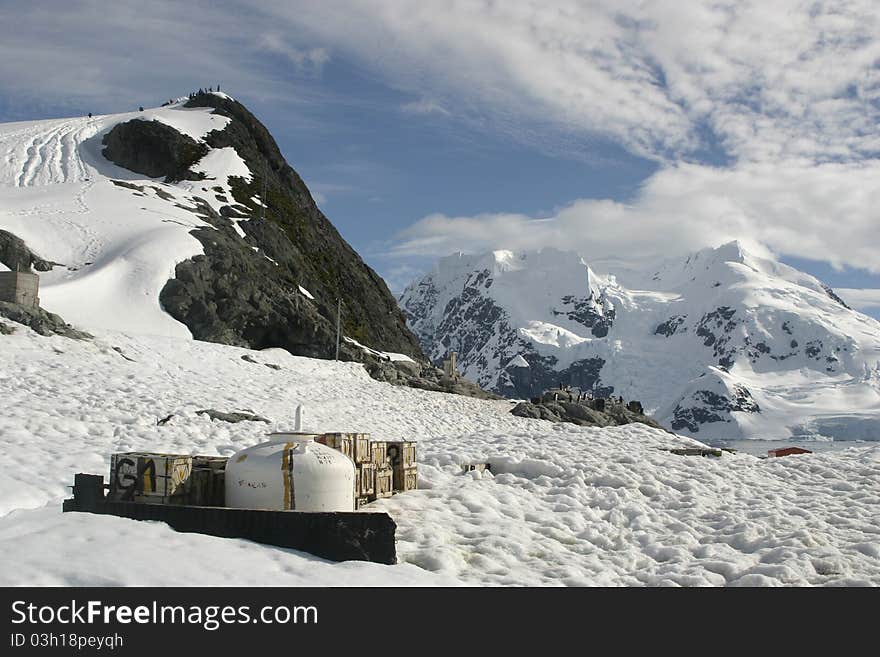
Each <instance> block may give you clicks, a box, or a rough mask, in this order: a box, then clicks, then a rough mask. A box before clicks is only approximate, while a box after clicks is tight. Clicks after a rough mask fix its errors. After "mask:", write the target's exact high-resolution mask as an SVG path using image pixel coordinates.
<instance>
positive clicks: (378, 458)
mask: <svg viewBox="0 0 880 657" xmlns="http://www.w3.org/2000/svg"><path fill="white" fill-rule="evenodd" d="M370 449H371V452H372V461H373V463H374V464H375V465H376V489H375V492H374V493H373V499H374V500H377V499H379V498H383V497H391V494H392V493H393V492H394V471H393V470H392V469H391V461H390V460H389V459H388V443H387V442H385V441H384V440H373V441H370Z"/></svg>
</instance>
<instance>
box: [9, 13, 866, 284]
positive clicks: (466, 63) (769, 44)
mask: <svg viewBox="0 0 880 657" xmlns="http://www.w3.org/2000/svg"><path fill="white" fill-rule="evenodd" d="M878 35H880V12H877V10H876V0H840V1H837V2H833V1H828V2H819V1H817V2H804V1H801V0H774V1H773V2H766V1H765V0H749V1H747V0H743V1H740V2H727V3H725V2H717V1H715V0H703V1H697V0H693V1H690V2H680V1H679V0H555V1H554V2H552V3H547V2H544V1H543V0H519V1H515V0H510V1H508V2H485V1H481V0H457V1H455V2H452V1H449V2H440V1H439V0H438V1H437V2H430V3H426V2H421V1H420V0H385V1H382V0H348V1H347V2H341V1H340V2H313V1H311V0H300V1H298V2H291V1H290V0H266V1H265V2H261V3H259V4H258V5H255V4H251V3H244V2H234V1H231V0H229V1H226V2H220V3H217V2H207V1H206V0H194V1H193V2H191V3H178V2H172V1H171V0H156V1H155V2H152V3H150V4H149V8H148V9H145V8H144V5H143V3H142V2H134V1H132V0H118V1H117V2H113V3H103V4H101V5H100V6H99V5H98V4H96V3H94V2H90V1H88V0H67V1H65V2H61V1H58V2H55V3H39V4H38V3H6V4H5V5H2V6H0V88H3V90H4V97H5V98H4V101H5V102H6V103H10V102H12V103H14V102H27V103H30V104H31V105H33V104H34V103H35V102H37V101H40V100H41V99H52V101H53V102H54V103H55V104H58V103H59V102H65V101H66V102H69V103H71V105H74V104H78V105H79V106H80V108H81V106H82V105H83V104H84V103H89V105H88V109H92V110H93V111H111V110H118V109H120V106H129V107H130V106H134V105H138V104H141V103H144V102H146V101H145V100H143V99H144V98H162V97H164V96H165V95H168V94H173V93H185V92H186V91H188V90H189V89H190V88H191V86H192V85H195V86H196V87H198V86H207V85H211V84H215V83H216V82H218V81H219V82H222V83H223V86H224V89H229V90H231V91H232V92H233V93H240V94H244V95H249V96H251V97H257V98H260V99H261V100H264V101H265V100H266V99H267V98H270V97H277V98H278V99H279V100H281V101H290V100H291V99H300V98H302V96H303V93H304V92H303V89H302V87H301V85H300V86H299V87H297V88H294V86H293V85H289V84H285V83H279V80H278V74H277V73H271V69H270V68H269V67H267V66H266V63H265V61H264V60H265V55H266V52H272V53H274V54H276V55H281V56H284V57H286V58H287V60H289V61H290V62H291V64H292V66H291V71H292V74H296V73H297V72H299V73H300V74H302V73H303V72H305V73H309V72H316V71H318V72H319V71H320V70H321V67H322V66H323V65H324V63H326V61H327V58H328V57H329V54H328V53H330V52H332V53H333V57H334V58H336V57H337V56H340V57H345V58H347V59H348V61H349V62H350V63H352V64H353V65H354V66H355V67H356V68H357V70H358V71H361V72H364V73H366V74H367V75H371V76H372V75H377V76H379V77H380V78H381V79H382V80H384V81H385V83H387V84H388V85H389V86H391V87H393V88H395V89H397V90H400V91H402V92H404V93H406V94H408V95H409V97H412V98H419V99H422V100H420V101H415V102H414V103H409V104H406V105H404V106H403V107H402V110H403V111H410V112H418V111H422V112H435V111H438V110H437V109H436V108H440V110H442V111H445V112H449V113H450V116H451V117H452V118H454V119H456V120H473V121H478V122H479V124H480V125H481V126H484V129H487V130H493V131H500V132H502V133H505V134H507V135H509V136H511V137H512V138H515V139H520V140H523V141H526V142H528V143H531V144H539V145H540V146H541V147H545V148H547V149H548V150H550V151H555V152H558V150H559V145H560V144H574V145H573V146H572V148H573V149H576V148H582V147H583V145H584V144H589V143H590V140H591V139H593V138H594V137H597V136H598V137H601V138H603V139H610V140H612V141H614V142H615V143H617V144H620V145H622V146H623V147H624V148H627V149H629V150H630V151H631V152H633V153H636V154H638V155H641V156H644V157H647V158H651V159H653V160H655V161H658V162H660V163H661V164H662V166H661V169H660V171H659V172H658V173H657V174H655V175H654V176H652V177H651V178H650V179H648V180H647V181H645V183H644V185H643V188H642V190H641V193H640V194H639V195H638V196H637V198H635V199H634V200H633V201H632V202H631V203H629V204H626V205H624V204H620V203H617V202H614V201H610V200H595V199H582V200H578V201H574V202H572V203H570V204H569V205H567V206H565V207H562V208H560V209H559V210H558V211H556V212H555V213H553V214H552V216H547V217H537V218H536V217H527V216H522V215H518V214H515V212H514V213H513V214H508V215H485V216H475V217H457V218H456V217H447V216H444V215H443V214H436V215H431V216H429V217H425V218H423V219H422V220H420V221H418V222H417V223H416V224H415V225H414V226H413V227H412V228H411V229H409V230H408V231H406V233H405V234H404V235H403V236H402V240H401V242H400V243H399V244H398V245H397V247H396V252H398V253H414V252H420V253H421V252H423V253H432V254H440V253H445V252H446V251H451V250H456V249H468V248H474V249H476V248H491V247H495V246H515V245H516V244H518V243H526V244H528V245H530V246H540V245H542V244H552V245H559V246H565V245H569V246H571V245H573V244H574V245H580V246H579V248H582V250H583V251H584V252H585V255H588V254H591V253H599V252H600V251H604V253H602V254H600V255H607V254H608V253H618V254H624V253H625V254H632V255H638V254H640V253H654V254H656V253H658V252H659V253H663V252H666V251H670V252H672V251H675V252H679V251H682V250H685V249H689V248H695V247H700V246H704V245H706V244H713V243H718V242H720V241H723V240H726V239H728V238H732V237H736V238H740V239H754V240H757V241H762V242H764V243H766V244H767V245H768V246H770V247H771V248H772V249H774V250H776V251H778V252H781V253H787V254H791V255H798V256H802V257H808V258H814V259H820V260H826V261H830V262H832V263H833V264H836V265H843V264H847V265H853V266H858V267H865V268H868V269H871V270H872V271H877V270H878V267H880V264H878V261H877V259H876V256H875V255H874V254H876V253H878V252H880V231H877V230H876V226H877V224H878V219H880V213H878V211H877V210H875V208H877V207H880V198H878V193H880V192H878V189H880V164H878V157H880V137H878V135H877V129H876V126H877V125H880V66H878V62H880V38H878ZM72 80H75V82H72ZM8 99H12V100H8ZM707 154H712V155H713V156H714V157H712V158H711V159H712V161H714V162H723V164H724V166H723V167H710V166H706V165H705V164H704V165H700V164H699V163H700V162H705V161H706V158H707V157H708V156H707ZM318 193H324V192H321V191H320V190H318ZM325 196H326V193H325ZM563 200H564V199H560V202H562V201H563ZM437 210H438V212H442V211H443V208H437ZM511 210H512V211H515V210H516V208H511ZM536 219H541V220H542V221H536Z"/></svg>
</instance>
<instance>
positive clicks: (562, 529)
mask: <svg viewBox="0 0 880 657" xmlns="http://www.w3.org/2000/svg"><path fill="white" fill-rule="evenodd" d="M3 321H5V323H6V325H7V327H14V328H16V330H15V332H14V333H13V334H11V335H3V334H0V387H2V389H3V391H4V392H3V395H2V400H0V410H2V412H0V551H2V553H3V555H4V558H3V559H2V560H0V586H8V585H18V584H25V585H80V586H83V585H126V584H128V585H132V584H137V585H171V584H173V585H196V584H202V585H272V586H278V585H364V584H366V585H375V584H382V585H386V584H387V585H411V584H414V585H447V584H449V585H456V584H501V585H686V586H687V585H795V584H837V585H857V584H873V585H880V534H878V527H877V523H876V519H877V511H878V508H880V445H877V446H874V447H859V448H851V449H847V450H842V451H836V452H830V453H826V454H812V455H806V456H799V457H788V458H780V459H767V460H759V459H756V458H754V457H752V456H748V455H744V454H742V455H730V454H725V455H724V456H722V457H721V458H718V459H712V458H699V457H682V456H675V455H673V454H671V453H669V452H667V451H664V449H665V448H671V447H680V446H683V445H690V444H695V443H696V441H693V440H691V439H688V438H682V437H677V436H673V435H671V434H668V433H665V432H663V431H659V430H654V429H651V428H649V427H645V426H643V425H628V426H624V427H615V428H613V429H591V428H583V427H576V426H574V425H562V424H552V423H549V422H545V421H541V420H528V419H523V418H517V417H514V416H512V415H511V414H510V413H509V412H508V411H509V408H510V403H509V402H507V401H479V400H475V399H471V398H467V397H462V396H458V395H449V394H443V393H435V392H428V391H422V390H414V389H410V388H403V387H397V386H391V385H388V384H384V383H380V382H377V381H374V380H372V379H370V378H369V377H368V375H367V373H366V371H365V370H364V368H363V367H362V366H361V365H358V364H355V363H341V362H340V363H337V362H332V361H324V360H314V359H308V358H302V357H295V356H291V355H290V354H288V353H286V352H284V351H282V350H277V349H276V350H267V351H249V350H246V349H241V348H236V347H228V346H223V345H218V344H210V343H205V342H199V341H192V340H186V339H179V338H164V337H157V336H145V335H138V336H132V335H127V334H121V333H112V332H105V333H104V335H102V336H101V337H99V338H97V339H95V340H92V341H74V340H70V339H67V338H62V337H57V336H56V337H49V338H44V337H40V336H38V335H36V334H35V333H33V332H32V331H30V330H29V329H26V328H24V327H22V326H17V325H15V324H13V323H12V322H9V321H8V320H3ZM116 349H118V350H119V351H117V350H116ZM243 356H248V357H249V358H250V359H252V360H253V361H255V362H249V361H245V360H243V359H242V357H243ZM267 365H274V366H276V367H277V368H280V369H276V367H267ZM298 403H304V404H305V405H306V408H307V418H308V422H309V423H310V426H309V428H312V429H315V430H327V431H332V430H340V431H346V430H358V431H367V432H371V433H372V434H373V436H374V437H376V438H389V439H396V438H403V437H405V438H412V439H416V440H418V441H419V477H420V484H419V490H417V491H412V492H409V493H406V494H402V495H397V496H395V497H393V498H391V499H389V500H383V501H380V502H377V503H375V504H374V505H372V506H374V508H376V509H377V510H384V511H387V512H389V513H390V514H391V515H392V516H393V517H394V519H395V521H396V523H397V525H398V530H397V538H398V555H399V558H400V562H401V563H399V564H398V565H395V566H383V565H378V564H368V563H359V562H347V563H340V564H333V563H329V562H326V561H324V560H322V559H318V558H315V557H312V556H310V555H307V554H304V553H300V552H296V551H292V550H283V549H276V548H272V547H267V546H262V545H257V544H254V543H250V542H248V541H244V540H232V539H223V538H216V537H211V536H202V535H198V534H178V533H175V532H173V531H171V530H170V529H169V528H168V527H167V526H166V525H164V524H162V523H142V522H137V521H134V520H128V519H124V518H115V517H111V516H92V515H88V514H76V513H68V514H62V513H61V500H62V499H63V498H64V497H65V496H67V495H68V494H69V489H68V488H67V486H69V485H70V484H71V482H72V477H73V474H74V473H75V472H96V473H102V472H107V471H108V469H109V455H110V454H111V453H113V452H117V451H128V450H150V451H168V452H183V453H201V454H224V455H229V454H231V453H233V452H234V451H236V450H238V449H240V448H241V447H243V446H246V445H251V444H254V443H256V442H259V441H261V440H263V438H264V434H265V432H266V431H267V429H268V427H267V425H265V424H263V423H258V422H243V423H239V424H227V423H224V422H212V421H211V420H209V419H208V418H206V417H204V416H201V415H197V414H196V413H195V411H196V410H198V409H202V408H216V409H218V410H227V411H231V410H235V409H240V408H248V409H251V410H253V411H254V412H256V413H257V414H259V415H262V416H264V417H267V418H270V419H271V420H273V421H275V422H277V423H278V425H279V426H280V427H289V426H290V423H291V421H292V419H293V412H294V409H295V406H296V404H298ZM170 413H174V417H173V418H172V419H171V420H170V421H169V422H168V423H167V424H165V425H163V426H157V424H156V421H157V419H159V418H164V417H165V416H167V415H168V414H170ZM471 460H475V461H476V460H488V461H490V462H491V463H492V473H491V474H490V473H483V474H480V473H471V474H467V475H465V474H462V468H461V464H462V463H463V462H467V461H471ZM367 508H368V509H369V507H367ZM364 512H367V511H366V510H365V511H364Z"/></svg>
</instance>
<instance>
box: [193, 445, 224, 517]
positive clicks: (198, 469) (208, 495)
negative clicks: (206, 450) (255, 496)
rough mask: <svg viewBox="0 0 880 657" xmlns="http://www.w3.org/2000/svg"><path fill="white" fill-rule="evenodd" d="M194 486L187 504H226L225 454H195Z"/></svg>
mask: <svg viewBox="0 0 880 657" xmlns="http://www.w3.org/2000/svg"><path fill="white" fill-rule="evenodd" d="M192 459H193V470H192V475H191V479H192V486H191V487H190V494H189V496H188V498H189V501H188V502H187V504H194V505H196V506H225V475H226V461H227V460H228V459H227V458H226V457H224V456H193V457H192Z"/></svg>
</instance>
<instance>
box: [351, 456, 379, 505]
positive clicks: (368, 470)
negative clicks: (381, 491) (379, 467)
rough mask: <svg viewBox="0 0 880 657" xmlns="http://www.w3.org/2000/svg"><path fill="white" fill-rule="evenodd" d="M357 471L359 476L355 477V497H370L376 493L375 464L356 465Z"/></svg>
mask: <svg viewBox="0 0 880 657" xmlns="http://www.w3.org/2000/svg"><path fill="white" fill-rule="evenodd" d="M357 471H358V475H359V476H357V477H355V479H356V480H357V482H358V490H357V491H356V496H363V497H370V496H371V495H373V494H374V493H375V491H376V464H375V463H358V466H357Z"/></svg>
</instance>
